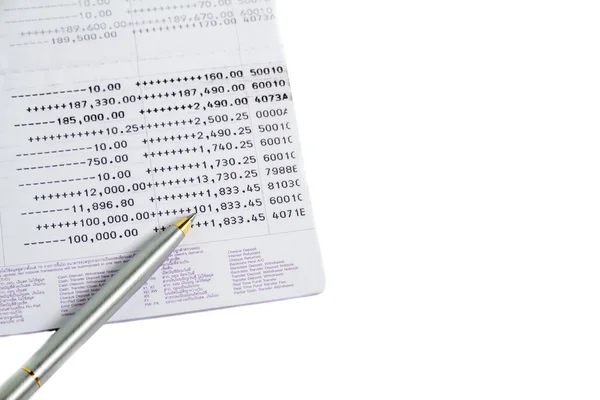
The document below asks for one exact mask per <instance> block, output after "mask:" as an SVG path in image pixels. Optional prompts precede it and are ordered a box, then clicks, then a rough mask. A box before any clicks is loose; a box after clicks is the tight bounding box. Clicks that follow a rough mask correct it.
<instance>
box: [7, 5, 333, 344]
mask: <svg viewBox="0 0 600 400" xmlns="http://www.w3.org/2000/svg"><path fill="white" fill-rule="evenodd" d="M274 8H275V4H274V2H273V1H271V0H262V1H261V0H252V1H251V0H205V1H186V0H182V1H179V2H171V1H165V0H162V1H160V0H52V1H42V0H4V1H0V54H1V56H0V335H10V334H17V333H24V332H33V331H40V330H47V329H53V328H58V327H59V326H60V325H61V323H62V321H64V320H65V319H66V318H68V317H69V316H70V315H72V314H73V313H74V312H75V311H76V310H77V309H78V308H79V307H81V306H82V305H83V304H84V303H85V302H86V301H87V300H88V299H89V298H90V297H91V296H92V295H93V294H94V293H95V292H96V291H97V290H98V288H99V287H100V286H101V285H102V284H103V283H104V282H106V280H107V279H109V278H110V277H111V276H112V275H113V274H114V273H115V272H116V271H118V270H119V268H120V266H121V265H122V263H123V262H125V261H127V260H128V259H129V258H130V257H131V256H132V255H133V254H134V253H135V251H136V249H138V248H139V247H140V246H141V245H142V244H143V243H144V242H145V241H147V240H148V239H149V238H151V237H152V235H155V234H157V233H158V232H160V231H161V230H163V229H165V227H166V226H168V225H170V224H171V223H173V222H174V221H176V220H177V219H179V218H181V217H182V216H185V215H188V214H190V213H192V212H197V213H198V217H197V219H196V221H195V224H194V226H193V229H192V230H191V231H190V234H189V235H188V237H187V238H186V240H185V242H184V245H183V246H182V247H180V248H179V249H178V250H177V251H176V252H175V253H174V254H173V255H172V256H171V257H170V258H169V260H168V261H167V262H166V263H165V264H164V265H163V267H162V268H161V270H160V271H159V272H158V273H157V274H156V275H155V276H154V277H153V278H151V280H150V281H149V282H148V283H147V284H146V285H145V286H144V287H143V289H142V290H140V291H139V292H138V293H137V294H136V295H135V297H134V298H132V300H131V301H130V302H129V303H127V304H126V305H125V307H124V308H123V309H122V310H120V311H119V313H118V314H117V315H116V316H115V317H114V318H113V321H123V320H129V319H137V318H145V317H154V316H161V315H170V314H177V313H184V312H190V311H197V310H207V309H215V308H221V307H228V306H235V305H242V304H250V303H258V302H264V301H271V300H278V299H284V298H292V297H298V296H306V295H311V294H316V293H319V292H320V291H322V289H323V286H324V278H323V270H322V265H321V259H320V253H319V247H318V243H317V238H316V233H315V230H314V223H313V215H312V210H311V205H310V201H309V196H308V189H307V184H306V180H305V178H304V172H303V165H302V159H301V154H300V143H299V139H298V133H297V129H296V121H295V117H294V110H293V103H292V94H291V91H290V82H289V79H288V74H287V69H286V64H285V60H284V57H283V52H282V46H281V44H280V42H279V39H278V34H277V29H276V17H275V13H274Z"/></svg>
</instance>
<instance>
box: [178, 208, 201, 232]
mask: <svg viewBox="0 0 600 400" xmlns="http://www.w3.org/2000/svg"><path fill="white" fill-rule="evenodd" d="M196 215H197V214H196V213H194V214H191V215H189V216H187V217H185V218H182V219H180V220H179V221H177V222H176V223H175V226H176V227H178V228H179V229H180V230H181V232H183V233H184V234H185V235H187V233H188V232H189V230H190V228H191V227H192V223H193V222H194V219H195V218H196Z"/></svg>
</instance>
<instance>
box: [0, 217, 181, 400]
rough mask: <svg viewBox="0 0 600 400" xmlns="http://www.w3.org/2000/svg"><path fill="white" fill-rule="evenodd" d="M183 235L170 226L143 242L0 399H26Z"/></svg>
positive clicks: (6, 386) (2, 390)
mask: <svg viewBox="0 0 600 400" xmlns="http://www.w3.org/2000/svg"><path fill="white" fill-rule="evenodd" d="M184 237H185V235H184V233H183V232H182V231H181V230H180V229H179V228H177V227H175V226H171V227H169V228H168V229H167V230H166V231H165V232H163V233H162V234H161V235H159V236H158V237H156V238H155V239H154V240H153V241H152V242H151V243H149V244H148V245H147V246H145V247H144V249H142V250H141V251H140V252H139V253H138V254H136V255H135V256H134V257H133V258H132V259H131V260H130V261H129V262H128V263H126V264H125V265H124V266H123V267H122V268H121V270H120V271H119V272H118V273H117V274H115V276H113V277H112V278H111V279H110V280H109V281H108V282H106V283H105V284H104V286H102V288H101V289H100V290H99V291H98V292H97V293H96V294H95V295H94V296H93V297H92V298H91V299H90V300H89V301H88V302H87V303H86V304H85V305H84V306H83V307H82V308H81V309H80V310H79V311H78V312H77V313H76V314H75V315H74V316H73V317H71V318H70V319H69V320H68V321H67V322H66V323H65V325H64V326H62V327H61V328H60V329H59V330H58V331H56V332H55V333H54V334H53V335H52V336H51V337H50V338H49V339H48V341H47V342H46V343H45V344H44V345H43V346H42V347H41V348H40V349H39V350H38V351H37V352H36V353H35V354H34V355H33V356H32V357H31V358H30V359H29V360H28V361H27V362H26V363H25V364H24V366H23V368H22V369H21V370H19V371H18V372H17V373H15V374H14V375H13V376H12V377H11V378H10V379H9V380H8V381H7V382H6V383H5V384H4V385H2V386H0V400H25V399H29V398H30V397H31V396H32V395H33V394H34V393H35V392H36V391H37V390H38V389H39V388H40V387H41V385H42V383H45V382H47V381H48V379H50V377H52V375H54V373H55V372H56V371H57V370H58V369H59V368H60V367H61V366H62V365H63V364H64V363H65V362H66V361H67V360H68V359H69V357H71V356H72V355H73V354H74V353H75V352H76V351H77V350H78V349H79V348H80V347H81V346H82V345H83V344H84V343H85V342H87V341H88V339H89V338H90V337H91V336H92V335H93V334H94V333H96V331H97V330H98V329H100V327H102V325H104V324H105V323H106V322H107V321H108V320H109V319H110V318H111V317H112V316H113V315H114V314H115V313H116V312H117V311H118V310H119V309H120V308H121V307H122V306H123V304H125V303H126V302H127V301H128V300H129V299H130V298H131V297H132V296H133V295H134V294H135V293H136V292H137V291H138V290H139V289H140V288H141V287H142V286H143V285H144V283H145V282H146V281H147V280H148V279H150V277H151V276H152V275H153V274H154V273H155V272H156V271H157V270H158V268H160V266H161V265H162V263H163V262H164V261H165V260H166V259H167V258H168V257H169V255H170V254H171V253H172V252H173V250H175V248H177V246H178V245H179V243H181V241H182V240H183V238H184Z"/></svg>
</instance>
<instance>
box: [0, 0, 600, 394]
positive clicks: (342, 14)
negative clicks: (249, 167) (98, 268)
mask: <svg viewBox="0 0 600 400" xmlns="http://www.w3.org/2000/svg"><path fill="white" fill-rule="evenodd" d="M599 11H600V10H599V9H598V6H597V2H593V1H576V0H572V1H552V0H545V1H531V0H518V1H515V0H504V1H481V0H478V1H465V0H456V1H439V0H437V1H436V0H421V1H411V2H403V1H379V2H378V1H350V0H344V1H342V0H331V1H322V0H321V1H317V0H302V1H292V0H280V2H279V17H280V18H279V24H280V27H281V31H282V36H283V40H284V43H285V44H286V51H287V54H288V60H289V68H290V70H291V79H292V84H293V86H294V95H295V99H296V107H297V111H298V118H299V123H300V129H301V136H302V140H303V148H304V158H305V161H306V165H307V170H308V179H309V184H310V187H311V192H312V199H313V202H314V207H315V211H316V215H317V227H318V231H319V235H320V241H321V245H322V249H323V257H324V262H325V268H326V274H327V279H328V286H327V289H326V291H325V293H324V294H322V295H320V296H316V297H312V298H306V299H300V300H293V301H286V302H278V303H272V304H266V305H259V306H252V307H243V308H236V309H229V310H223V311H216V312H207V313H198V314H192V315H186V316H179V317H172V318H166V319H156V320H149V321H141V322H134V323H126V324H117V325H110V326H106V327H104V328H103V329H102V330H101V331H100V332H99V333H98V334H97V335H96V336H95V337H94V338H93V339H92V340H91V341H90V342H89V343H88V344H87V345H86V346H85V347H84V348H83V349H82V350H81V351H80V352H78V353H77V354H76V355H75V356H74V357H73V358H72V359H71V361H69V362H68V363H67V365H66V366H65V367H63V369H62V370H61V371H60V372H59V373H58V374H57V375H56V376H55V378H53V380H52V381H50V382H49V383H48V384H47V385H46V386H45V387H44V388H43V390H42V391H41V392H40V393H39V394H38V395H37V398H39V399H40V400H42V399H46V400H52V399H61V400H68V399H78V400H79V399H86V400H93V399H107V398H108V399H134V398H135V399H185V400H188V399H211V400H215V399H261V400H268V399H276V400H281V399H348V398H361V399H403V400H404V399H436V400H437V399H449V398H452V399H454V398H456V399H461V400H464V399H477V400H479V399H503V400H505V399H528V400H529V399H544V400H547V399H578V400H581V399H598V398H599V396H600V386H599V385H598V376H599V375H600V361H599V360H600V329H599V326H600V325H599V324H598V318H600V313H599V308H600V301H599V300H600V298H599V297H600V294H599V293H600V290H599V283H600V282H599V278H600V273H599V268H598V265H599V260H600V251H599V246H598V243H599V239H600V223H599V222H600V221H599V220H600V213H599V209H600V198H599V197H600V196H599V194H600V192H599V190H598V187H599V182H598V174H599V171H600V168H599V165H598V164H599V162H600V161H599V160H600V157H599V155H598V152H599V149H600V146H599V141H598V137H599V136H598V135H599V132H600V130H599V128H600V126H599V125H600V117H599V115H600V114H599V112H598V111H599V106H600V104H599V103H600V90H599V89H600V87H599V86H600V81H599V77H600V62H599V61H600V58H599V44H600V43H598V42H599V40H598V38H599V37H600V32H598V31H599V29H600V24H598V21H597V20H598V15H599ZM48 336H49V334H38V335H28V336H19V337H10V338H3V339H0V375H1V376H8V375H9V374H10V373H12V372H13V371H14V370H15V369H16V368H18V367H19V366H20V365H21V363H22V362H23V361H24V360H25V359H27V357H28V356H29V355H30V353H31V352H32V351H33V350H35V349H36V348H37V347H38V346H39V345H41V344H42V343H43V342H44V340H45V339H46V338H47V337H48ZM0 379H1V378H0Z"/></svg>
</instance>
